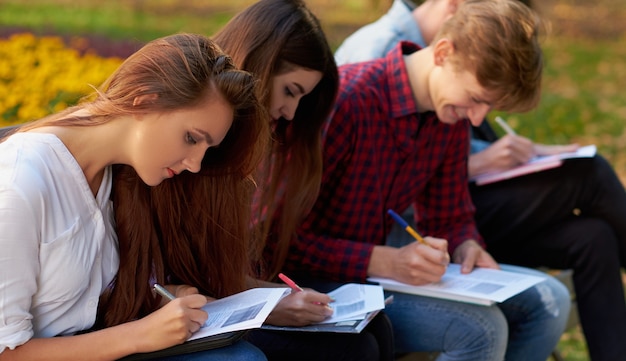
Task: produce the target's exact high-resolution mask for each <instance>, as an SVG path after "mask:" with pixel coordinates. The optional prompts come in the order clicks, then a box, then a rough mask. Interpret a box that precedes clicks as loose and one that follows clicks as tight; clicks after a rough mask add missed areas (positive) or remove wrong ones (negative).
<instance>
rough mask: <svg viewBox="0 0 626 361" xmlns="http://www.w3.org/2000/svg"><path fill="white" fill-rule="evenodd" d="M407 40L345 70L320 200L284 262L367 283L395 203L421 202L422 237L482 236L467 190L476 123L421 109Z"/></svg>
mask: <svg viewBox="0 0 626 361" xmlns="http://www.w3.org/2000/svg"><path fill="white" fill-rule="evenodd" d="M418 49H419V48H418V47H417V46H416V45H414V44H411V43H402V44H399V46H398V47H396V48H394V50H393V51H391V52H390V53H389V54H388V55H387V56H386V57H385V58H382V59H377V60H374V61H370V62H364V63H356V64H348V65H345V66H342V67H341V68H340V75H341V85H340V91H339V97H338V100H337V103H336V105H335V109H334V112H333V114H332V116H331V118H330V119H329V122H328V124H327V128H326V129H325V131H324V175H323V178H322V185H321V190H320V194H319V197H318V199H317V201H316V203H315V205H314V207H313V209H312V211H311V213H310V214H309V215H308V217H307V218H306V219H305V221H304V222H303V224H302V225H301V227H300V228H299V229H298V237H297V239H295V240H294V242H293V244H292V247H291V250H290V256H289V258H288V260H287V264H286V265H285V269H286V270H288V271H289V272H291V273H293V274H297V273H301V274H306V275H308V276H312V277H321V278H325V279H330V280H337V281H344V282H347V281H352V282H354V281H364V280H365V278H366V277H367V267H368V264H369V259H370V256H371V253H372V249H373V247H374V246H375V245H382V244H385V241H386V236H387V234H388V233H389V231H390V229H391V226H392V223H393V220H392V219H391V217H390V216H389V215H387V209H389V208H392V209H394V210H396V211H399V212H401V211H403V210H405V209H406V208H407V207H409V206H410V205H411V204H414V205H415V207H416V214H419V217H418V218H419V219H418V220H417V222H418V223H417V225H418V229H419V230H420V232H421V233H422V235H425V236H426V235H427V236H434V237H440V238H444V239H447V240H448V242H449V244H450V253H452V252H453V251H454V249H455V248H456V247H457V246H458V245H459V244H460V243H462V242H464V241H466V240H468V239H474V240H476V241H478V242H479V243H482V238H481V237H480V235H479V234H478V231H477V229H476V226H475V224H474V218H473V214H474V206H473V204H472V202H471V199H470V195H469V192H468V188H467V184H468V181H467V155H468V153H469V151H468V147H469V124H468V122H466V121H461V122H458V123H456V124H455V125H446V124H443V123H441V122H439V120H438V119H437V117H436V114H435V113H433V112H427V113H417V103H416V102H415V99H414V98H413V95H412V92H411V88H410V85H409V79H408V75H407V72H406V69H405V65H404V59H403V54H407V53H412V52H414V51H417V50H418Z"/></svg>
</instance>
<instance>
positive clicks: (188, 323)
mask: <svg viewBox="0 0 626 361" xmlns="http://www.w3.org/2000/svg"><path fill="white" fill-rule="evenodd" d="M205 304H206V298H205V297H204V296H203V295H200V294H193V295H188V296H183V297H178V298H176V299H174V300H172V301H169V302H167V304H165V305H164V306H163V307H161V308H160V309H158V310H156V311H155V312H153V313H151V314H149V315H148V316H146V317H144V318H142V319H140V320H138V321H135V325H134V327H136V328H137V331H136V332H135V333H134V334H136V335H137V339H138V340H141V341H140V342H139V345H138V347H139V349H138V350H137V352H150V351H156V350H161V349H164V348H166V347H170V346H174V345H178V344H181V343H183V342H185V341H186V340H187V339H188V338H189V337H190V336H191V335H192V334H193V333H194V332H196V331H198V329H200V326H202V325H203V324H204V322H206V320H207V318H208V314H207V313H206V312H205V311H203V310H202V309H201V307H202V306H204V305H205Z"/></svg>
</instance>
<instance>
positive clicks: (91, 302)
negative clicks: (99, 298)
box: [87, 300, 98, 307]
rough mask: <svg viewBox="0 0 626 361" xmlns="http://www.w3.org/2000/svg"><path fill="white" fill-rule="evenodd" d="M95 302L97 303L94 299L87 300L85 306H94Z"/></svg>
mask: <svg viewBox="0 0 626 361" xmlns="http://www.w3.org/2000/svg"><path fill="white" fill-rule="evenodd" d="M97 304H98V303H97V302H96V301H94V300H91V301H89V302H87V306H89V307H96V306H97Z"/></svg>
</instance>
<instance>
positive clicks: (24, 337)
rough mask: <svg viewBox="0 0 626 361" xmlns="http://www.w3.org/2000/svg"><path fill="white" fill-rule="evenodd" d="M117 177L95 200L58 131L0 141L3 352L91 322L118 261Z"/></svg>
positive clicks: (104, 183) (0, 344) (108, 180)
mask: <svg viewBox="0 0 626 361" xmlns="http://www.w3.org/2000/svg"><path fill="white" fill-rule="evenodd" d="M111 183H112V175H111V169H110V167H109V168H107V169H105V174H104V178H103V179H102V184H101V185H100V189H99V190H98V195H97V197H95V198H94V196H93V193H92V192H91V190H90V188H89V184H88V183H87V180H86V178H85V175H84V174H83V172H82V170H81V168H80V166H79V165H78V163H77V162H76V160H75V159H74V157H73V156H72V154H71V153H70V152H69V150H68V149H67V148H66V147H65V145H64V144H63V143H62V142H61V141H60V140H59V139H58V138H57V137H56V136H55V135H52V134H41V133H17V134H15V135H13V136H11V137H10V138H9V139H7V140H6V141H5V142H3V143H0V352H2V351H4V349H5V348H7V347H8V348H10V349H14V348H15V347H16V346H19V345H22V344H24V343H25V342H26V341H28V340H29V339H31V338H33V337H37V338H40V337H53V336H57V335H68V334H72V333H75V332H77V331H80V330H84V329H88V328H90V327H91V326H92V325H93V323H94V321H95V317H96V310H97V306H98V297H99V296H100V294H101V293H102V292H103V290H104V289H105V288H106V287H107V285H108V284H109V282H110V281H111V280H112V279H113V277H114V275H115V273H116V272H117V269H118V266H119V255H118V247H117V237H116V235H115V232H114V219H113V208H112V205H111V201H110V200H109V196H110V193H111Z"/></svg>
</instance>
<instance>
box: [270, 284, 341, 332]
mask: <svg viewBox="0 0 626 361" xmlns="http://www.w3.org/2000/svg"><path fill="white" fill-rule="evenodd" d="M331 302H332V298H331V297H330V296H328V295H327V294H324V293H320V292H317V291H314V290H310V289H304V290H302V291H298V292H293V291H292V292H291V294H290V295H288V296H285V297H283V299H282V300H280V302H278V304H277V305H276V307H274V310H272V312H271V313H270V315H269V316H268V318H267V320H266V321H265V322H266V323H268V324H270V325H275V326H306V325H309V324H312V323H316V322H321V321H324V320H325V319H326V318H328V317H329V316H331V315H332V314H333V309H332V308H331V307H330V306H329V303H331Z"/></svg>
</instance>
